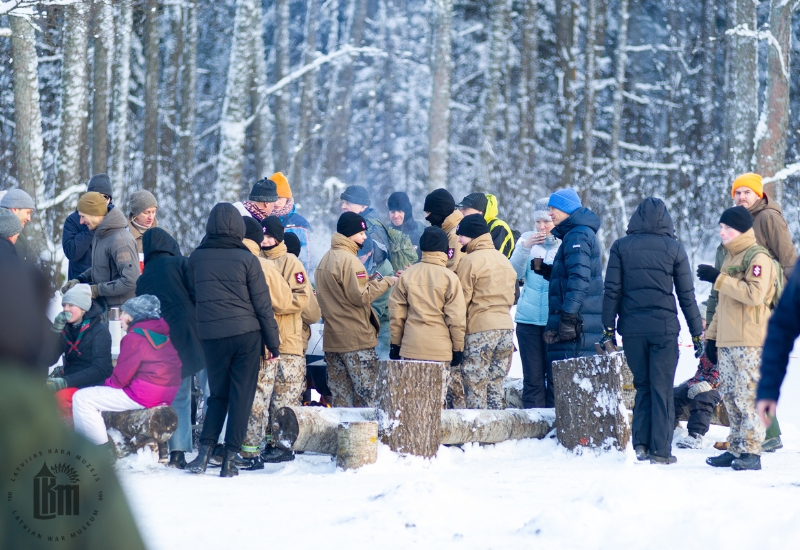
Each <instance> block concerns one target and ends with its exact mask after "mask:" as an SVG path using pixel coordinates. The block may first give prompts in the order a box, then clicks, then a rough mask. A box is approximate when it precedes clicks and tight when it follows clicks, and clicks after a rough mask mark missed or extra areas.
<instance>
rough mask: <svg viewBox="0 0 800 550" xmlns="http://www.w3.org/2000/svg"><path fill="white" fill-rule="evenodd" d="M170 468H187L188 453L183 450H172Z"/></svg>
mask: <svg viewBox="0 0 800 550" xmlns="http://www.w3.org/2000/svg"><path fill="white" fill-rule="evenodd" d="M167 466H169V467H170V468H177V469H179V470H184V469H186V455H185V454H184V452H183V451H172V452H171V453H169V463H168V464H167Z"/></svg>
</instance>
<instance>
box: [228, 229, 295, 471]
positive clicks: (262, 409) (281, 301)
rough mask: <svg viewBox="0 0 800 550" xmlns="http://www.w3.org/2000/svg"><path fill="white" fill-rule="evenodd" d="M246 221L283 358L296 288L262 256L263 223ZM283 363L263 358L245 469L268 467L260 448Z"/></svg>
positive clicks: (244, 444)
mask: <svg viewBox="0 0 800 550" xmlns="http://www.w3.org/2000/svg"><path fill="white" fill-rule="evenodd" d="M242 218H243V219H244V227H245V235H244V239H243V242H244V245H245V246H246V247H247V249H248V250H249V251H250V252H252V253H253V255H254V256H256V257H258V262H259V264H260V265H261V269H262V270H263V271H264V278H265V279H266V281H267V286H268V287H269V295H270V298H271V299H272V310H273V312H274V313H275V322H276V323H277V324H278V334H279V335H280V340H281V343H280V348H279V350H280V351H281V355H283V349H284V341H285V337H284V333H283V330H282V328H281V326H282V325H285V323H284V322H283V320H282V318H283V317H285V316H287V315H291V313H290V312H291V311H292V307H293V296H292V289H291V288H290V287H289V284H288V283H287V282H286V281H285V280H284V279H283V277H282V276H281V274H280V273H279V272H278V270H277V269H276V268H275V265H274V264H273V262H271V261H269V260H267V259H266V258H264V257H263V256H262V255H261V242H262V241H263V239H264V233H263V231H262V229H261V224H259V223H258V220H256V219H255V218H252V217H250V216H242ZM280 361H281V357H278V358H277V359H272V358H267V356H264V357H262V358H261V365H260V366H259V370H258V381H257V383H256V395H255V397H254V398H253V406H252V407H251V408H250V418H249V419H248V421H247V433H246V434H245V437H244V439H243V440H242V450H241V452H240V454H241V456H242V460H237V463H236V465H237V466H240V467H244V469H245V470H260V469H263V468H264V465H263V463H262V461H261V457H260V456H259V446H260V445H261V442H262V441H263V440H264V437H265V436H266V434H267V429H268V426H269V424H268V421H269V408H270V403H271V401H272V394H273V391H274V389H275V377H276V373H277V370H278V368H279V363H280Z"/></svg>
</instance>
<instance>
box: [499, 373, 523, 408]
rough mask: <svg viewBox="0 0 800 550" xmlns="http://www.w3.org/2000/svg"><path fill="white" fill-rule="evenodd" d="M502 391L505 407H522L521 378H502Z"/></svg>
mask: <svg viewBox="0 0 800 550" xmlns="http://www.w3.org/2000/svg"><path fill="white" fill-rule="evenodd" d="M503 393H505V397H506V408H507V409H524V408H525V407H523V405H522V378H505V379H503Z"/></svg>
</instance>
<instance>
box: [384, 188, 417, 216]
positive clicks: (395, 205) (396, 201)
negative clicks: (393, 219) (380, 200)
mask: <svg viewBox="0 0 800 550" xmlns="http://www.w3.org/2000/svg"><path fill="white" fill-rule="evenodd" d="M387 206H388V207H389V210H394V211H397V210H399V211H401V212H403V213H404V214H405V220H408V219H411V218H413V217H414V215H413V213H412V209H411V200H410V199H409V198H408V195H407V194H406V193H405V192H403V191H395V192H394V193H392V194H391V195H389V200H388V201H387ZM405 220H404V221H405Z"/></svg>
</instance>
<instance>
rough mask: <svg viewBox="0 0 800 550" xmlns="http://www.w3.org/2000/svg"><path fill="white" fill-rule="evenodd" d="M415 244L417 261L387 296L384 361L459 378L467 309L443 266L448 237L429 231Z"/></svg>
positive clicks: (456, 283) (455, 280)
mask: <svg viewBox="0 0 800 550" xmlns="http://www.w3.org/2000/svg"><path fill="white" fill-rule="evenodd" d="M419 243H420V244H419V246H420V250H421V251H422V261H421V262H420V263H418V264H414V265H412V266H411V267H409V268H408V269H406V270H405V271H404V272H403V274H402V275H401V276H400V278H399V279H398V281H397V284H396V285H395V286H394V288H393V289H392V293H391V294H390V295H389V313H390V317H391V325H390V332H391V345H390V347H389V358H390V359H400V358H401V357H403V358H406V359H418V360H423V361H443V362H445V363H447V364H448V365H449V366H450V371H457V372H458V373H459V376H458V377H457V379H460V378H461V376H460V365H461V360H462V358H463V351H464V331H465V329H466V320H467V307H466V304H465V303H464V293H463V290H462V289H461V283H460V282H459V280H458V277H457V276H456V275H455V273H453V272H452V271H450V270H449V269H447V267H446V266H447V250H448V249H449V248H450V245H449V243H448V240H447V235H446V234H445V232H444V231H442V230H441V229H439V228H438V227H428V228H426V229H425V231H424V232H423V233H422V237H420V240H419ZM446 378H447V379H449V378H450V376H447V377H446ZM443 382H444V390H445V391H444V393H445V395H443V398H446V389H447V387H448V385H449V384H448V380H444V381H443Z"/></svg>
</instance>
